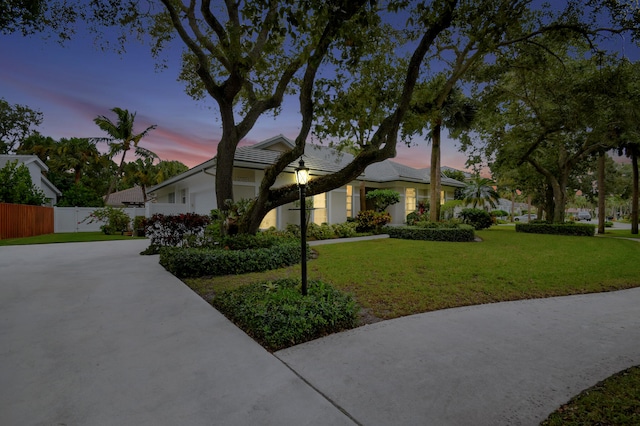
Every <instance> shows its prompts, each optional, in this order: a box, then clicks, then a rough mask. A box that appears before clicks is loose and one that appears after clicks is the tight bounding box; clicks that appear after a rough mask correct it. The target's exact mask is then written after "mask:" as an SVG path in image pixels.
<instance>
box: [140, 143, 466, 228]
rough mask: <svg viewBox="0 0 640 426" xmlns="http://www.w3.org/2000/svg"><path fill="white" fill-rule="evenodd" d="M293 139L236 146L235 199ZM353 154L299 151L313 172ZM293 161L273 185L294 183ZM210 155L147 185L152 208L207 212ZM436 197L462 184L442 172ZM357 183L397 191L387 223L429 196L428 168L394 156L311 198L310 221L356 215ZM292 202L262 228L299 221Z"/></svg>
mask: <svg viewBox="0 0 640 426" xmlns="http://www.w3.org/2000/svg"><path fill="white" fill-rule="evenodd" d="M293 146H294V143H293V141H291V140H290V139H288V138H286V137H285V136H283V135H278V136H275V137H273V138H270V139H267V140H265V141H263V142H260V143H258V144H255V145H252V146H243V147H239V148H238V149H237V151H236V155H235V162H234V163H235V164H234V172H233V184H234V185H233V192H234V197H235V199H236V200H239V199H242V198H253V197H255V196H256V195H257V193H258V189H259V187H260V182H261V180H262V177H263V175H264V170H265V169H266V168H267V167H268V166H269V165H271V164H273V163H274V162H275V161H276V159H277V158H278V156H279V155H280V154H281V153H282V152H284V151H288V150H290V149H291V148H293ZM352 158H353V156H352V155H350V154H346V153H340V152H337V151H336V150H334V149H331V148H327V147H322V146H317V145H307V147H306V149H305V154H304V156H303V159H304V162H305V165H306V166H307V167H308V168H309V169H310V175H311V179H313V176H320V175H324V174H329V173H334V172H336V171H338V170H340V169H341V168H342V167H343V166H344V165H346V164H348V163H349V162H350V161H351V159H352ZM297 166H298V163H297V161H296V162H294V163H292V164H290V165H289V166H288V167H287V168H286V169H285V170H284V171H283V172H282V173H281V174H280V176H279V177H278V179H277V181H276V183H275V185H276V186H282V185H286V184H292V183H295V176H294V170H295V168H296V167H297ZM215 176H216V166H215V159H211V160H209V161H206V162H204V163H202V164H199V165H197V166H195V167H194V168H192V169H190V170H188V171H186V172H184V173H182V174H180V175H178V176H175V177H173V178H171V179H168V180H166V181H164V182H162V183H161V184H159V185H156V186H154V187H151V188H149V189H148V190H147V193H148V194H149V198H150V199H154V200H155V202H156V203H158V204H160V205H162V208H161V209H160V208H159V209H153V210H156V211H162V212H171V213H187V212H192V213H198V214H209V213H210V212H211V210H212V209H215V208H217V204H216V198H215ZM441 184H442V192H441V202H442V203H444V202H445V201H446V200H450V199H453V197H454V191H455V189H456V188H460V187H464V183H462V182H458V181H456V180H454V179H449V178H447V177H445V176H443V177H442V181H441ZM361 187H362V189H364V191H365V193H366V191H369V190H373V189H382V188H384V189H393V190H395V191H398V192H399V193H400V199H401V201H400V203H398V204H395V205H393V206H390V207H389V208H388V209H387V210H388V212H389V213H390V214H391V217H392V220H393V221H392V224H402V223H404V221H405V219H406V215H407V214H408V213H410V212H413V211H415V210H416V206H417V204H418V202H420V201H428V199H429V169H414V168H412V167H408V166H405V165H402V164H399V163H396V162H394V161H390V160H385V161H383V162H380V163H375V164H372V165H370V166H369V167H367V168H366V169H365V171H364V173H363V174H362V175H360V176H359V177H358V179H356V180H355V181H353V182H350V183H349V184H347V185H344V186H342V187H340V188H337V189H334V190H332V191H329V192H327V193H324V194H319V195H315V196H314V197H313V206H314V209H313V211H312V213H311V221H313V222H314V223H317V224H322V223H324V222H326V223H330V224H333V223H342V222H345V221H346V220H347V218H348V217H355V216H356V215H357V214H358V212H359V211H360V193H361ZM293 209H294V206H293V204H288V205H284V206H280V207H277V208H275V209H273V210H271V212H269V214H268V215H267V216H266V217H265V219H264V221H263V222H262V225H261V228H265V229H266V228H269V227H271V226H275V227H277V228H284V227H286V225H287V224H289V223H296V224H297V223H299V212H298V211H295V210H293Z"/></svg>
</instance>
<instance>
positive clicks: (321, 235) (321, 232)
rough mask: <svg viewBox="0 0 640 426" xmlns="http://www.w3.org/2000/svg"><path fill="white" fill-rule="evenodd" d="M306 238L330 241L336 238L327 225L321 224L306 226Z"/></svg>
mask: <svg viewBox="0 0 640 426" xmlns="http://www.w3.org/2000/svg"><path fill="white" fill-rule="evenodd" d="M307 238H309V239H310V240H330V239H332V238H336V234H335V232H333V228H332V227H331V226H330V225H329V224H326V223H323V224H322V225H318V224H316V223H313V222H311V223H310V224H309V225H308V226H307Z"/></svg>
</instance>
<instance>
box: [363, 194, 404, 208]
mask: <svg viewBox="0 0 640 426" xmlns="http://www.w3.org/2000/svg"><path fill="white" fill-rule="evenodd" d="M365 197H366V199H367V200H371V201H372V202H373V206H374V209H375V211H377V212H379V213H382V212H384V210H385V209H386V208H387V207H389V206H391V205H393V204H397V203H399V202H400V193H399V192H398V191H394V190H393V189H374V190H373V191H369V192H367V194H366V195H365Z"/></svg>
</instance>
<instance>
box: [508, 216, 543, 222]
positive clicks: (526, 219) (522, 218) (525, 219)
mask: <svg viewBox="0 0 640 426" xmlns="http://www.w3.org/2000/svg"><path fill="white" fill-rule="evenodd" d="M529 217H531V220H536V219H537V218H538V215H537V214H531V215H528V214H523V215H522V216H515V217H514V218H513V220H514V221H516V222H529Z"/></svg>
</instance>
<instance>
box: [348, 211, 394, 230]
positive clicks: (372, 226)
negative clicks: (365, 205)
mask: <svg viewBox="0 0 640 426" xmlns="http://www.w3.org/2000/svg"><path fill="white" fill-rule="evenodd" d="M389 222H391V215H390V214H389V213H386V212H384V213H378V212H376V211H373V210H363V211H361V212H359V213H358V215H357V216H356V223H357V226H356V231H357V232H371V231H379V230H380V228H382V227H383V226H384V225H386V224H387V223H389Z"/></svg>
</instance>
